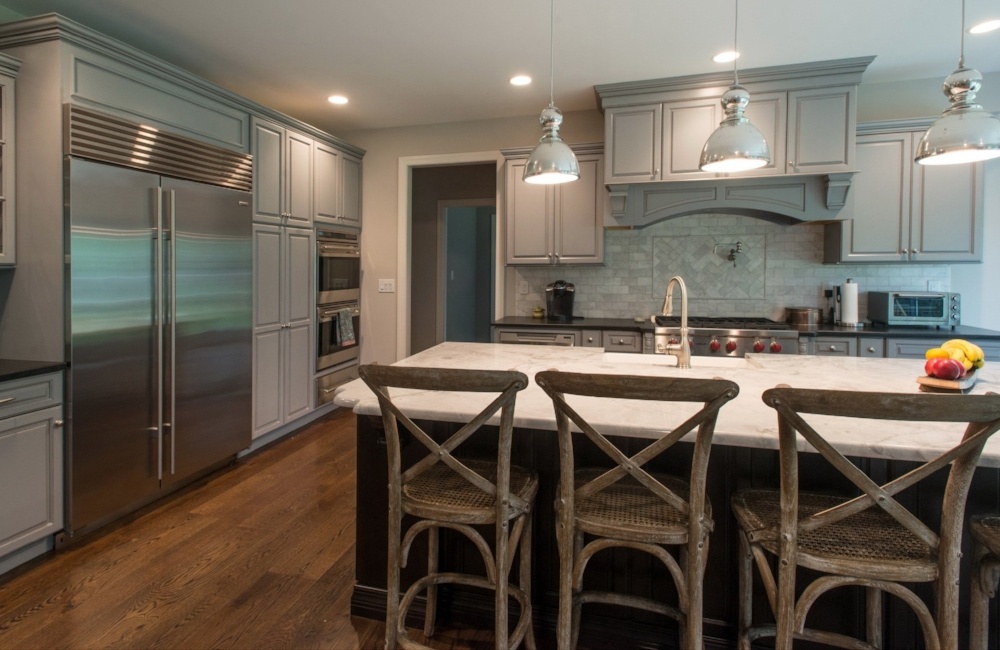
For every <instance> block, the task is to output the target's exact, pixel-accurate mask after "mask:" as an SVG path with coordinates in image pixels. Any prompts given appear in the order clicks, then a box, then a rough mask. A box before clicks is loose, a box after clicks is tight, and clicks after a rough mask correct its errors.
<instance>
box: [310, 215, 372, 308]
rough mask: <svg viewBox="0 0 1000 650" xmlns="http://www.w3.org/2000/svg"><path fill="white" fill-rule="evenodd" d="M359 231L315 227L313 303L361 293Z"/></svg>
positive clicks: (336, 299)
mask: <svg viewBox="0 0 1000 650" xmlns="http://www.w3.org/2000/svg"><path fill="white" fill-rule="evenodd" d="M360 239H361V233H360V231H357V230H352V229H348V228H344V229H335V228H317V229H316V304H317V305H327V304H330V303H335V302H342V301H345V300H352V299H353V300H357V299H358V298H359V297H360V296H361V245H360Z"/></svg>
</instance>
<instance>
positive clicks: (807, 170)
mask: <svg viewBox="0 0 1000 650" xmlns="http://www.w3.org/2000/svg"><path fill="white" fill-rule="evenodd" d="M871 60H872V59H871V57H864V58H859V59H846V60H843V61H825V62H819V63H811V64H802V65H795V66H780V67H774V68H759V69H756V70H746V71H743V72H741V73H740V81H741V83H742V84H743V85H744V86H745V87H746V88H747V90H748V91H749V92H750V104H749V106H748V107H747V112H746V115H747V117H748V118H749V119H750V121H751V122H752V123H753V124H754V126H756V127H757V128H758V129H760V131H761V132H762V133H763V135H764V139H765V140H766V141H767V143H768V147H769V148H770V150H771V164H769V165H767V166H766V167H763V168H760V169H756V170H753V171H750V172H742V173H738V174H719V173H711V172H703V171H701V170H700V169H699V168H698V163H699V160H700V157H701V151H702V148H703V147H704V145H705V141H706V140H707V139H708V137H709V136H710V135H711V134H712V132H713V131H714V130H715V129H716V128H717V127H718V126H719V123H720V122H721V121H722V119H723V118H724V112H723V110H722V105H721V103H720V100H721V97H722V94H723V93H724V92H725V91H726V88H727V87H728V85H729V84H730V83H731V80H732V77H731V76H729V75H728V74H721V75H720V74H718V73H715V74H713V75H693V76H689V77H678V78H675V79H661V80H655V81H643V82H628V83H623V84H608V85H603V86H597V88H596V90H597V94H598V96H599V97H600V100H601V108H602V110H603V111H604V115H605V133H604V137H605V147H606V155H607V161H608V162H607V166H606V170H605V177H604V182H605V183H606V184H608V185H616V184H631V183H650V182H662V181H679V180H697V179H710V178H722V177H747V176H762V175H774V174H827V173H839V172H851V171H854V165H855V161H854V143H855V127H856V119H857V118H856V107H857V86H858V84H859V83H860V82H861V74H862V73H863V72H864V70H865V68H866V67H867V66H868V64H869V63H870V62H871Z"/></svg>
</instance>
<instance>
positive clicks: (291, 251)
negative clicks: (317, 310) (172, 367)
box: [253, 224, 315, 438]
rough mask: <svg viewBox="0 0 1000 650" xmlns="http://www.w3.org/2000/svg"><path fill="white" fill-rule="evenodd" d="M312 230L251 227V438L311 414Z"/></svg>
mask: <svg viewBox="0 0 1000 650" xmlns="http://www.w3.org/2000/svg"><path fill="white" fill-rule="evenodd" d="M314 250H315V243H314V240H313V231H312V229H306V228H293V227H288V226H272V225H265V224H255V225H254V332H253V404H254V407H253V408H254V417H253V436H254V437H255V438H256V437H258V436H260V435H263V434H265V433H267V432H268V431H271V430H272V429H276V428H277V427H279V426H281V425H282V424H285V423H286V422H290V421H291V420H294V419H296V418H298V417H301V416H303V415H305V414H307V413H308V412H309V411H310V410H311V409H312V395H313V372H312V369H313V365H314V363H313V358H314V355H315V353H314V347H313V306H312V305H313V259H314V258H315V252H314Z"/></svg>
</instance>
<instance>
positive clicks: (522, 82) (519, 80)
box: [510, 74, 531, 86]
mask: <svg viewBox="0 0 1000 650" xmlns="http://www.w3.org/2000/svg"><path fill="white" fill-rule="evenodd" d="M510 83H511V85H513V86H527V85H528V84H530V83H531V77H529V76H528V75H526V74H519V75H517V76H516V77H511V78H510Z"/></svg>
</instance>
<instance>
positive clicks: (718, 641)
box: [335, 343, 1000, 647]
mask: <svg viewBox="0 0 1000 650" xmlns="http://www.w3.org/2000/svg"><path fill="white" fill-rule="evenodd" d="M674 363H675V360H674V358H673V357H663V356H659V355H624V354H606V353H604V352H603V351H602V350H600V349H596V350H594V349H585V348H555V347H545V346H519V345H490V344H463V343H445V344H441V345H438V346H436V347H434V348H431V349H429V350H426V351H424V352H421V353H419V354H417V355H414V356H412V357H409V358H407V359H404V360H402V361H400V362H399V364H398V365H407V366H438V367H454V368H480V369H496V370H506V369H511V368H513V369H517V370H520V371H522V372H524V373H525V374H527V375H528V376H529V377H532V376H533V375H534V373H536V372H538V371H540V370H545V369H549V368H556V369H559V370H563V371H573V372H592V373H609V374H636V375H678V374H682V375H684V376H690V377H717V376H721V377H725V378H727V379H730V380H732V381H734V382H736V383H737V384H738V385H739V386H740V395H739V396H738V397H737V398H736V399H735V400H733V401H732V402H731V403H729V404H728V405H726V407H725V408H723V409H722V412H721V414H720V417H719V421H718V424H717V427H716V435H715V439H714V444H713V448H712V458H711V462H710V466H709V498H710V499H711V502H712V503H713V505H714V508H715V521H716V528H715V531H714V532H713V535H712V544H711V550H710V558H709V566H708V571H707V574H706V587H705V594H706V598H705V637H706V644H707V646H709V647H731V646H732V645H733V643H734V640H735V625H736V605H737V577H736V571H735V562H736V549H737V543H736V525H735V522H734V521H733V520H732V516H731V514H730V512H729V497H730V495H731V494H732V492H733V491H735V490H737V489H740V488H744V487H750V486H768V487H775V486H776V485H777V479H778V476H777V452H776V449H777V417H776V414H775V413H774V412H773V410H772V409H770V408H769V407H767V406H766V405H765V404H764V403H763V402H762V401H761V399H760V395H761V393H762V392H763V391H764V390H766V389H767V388H771V387H773V386H775V385H777V384H780V383H785V384H790V385H792V386H796V387H812V388H828V389H848V390H880V391H894V392H914V391H917V390H918V384H917V383H916V378H917V376H919V375H921V374H923V363H922V362H921V361H916V360H908V359H871V358H857V357H812V356H805V355H764V356H754V355H748V356H747V357H746V358H745V359H731V358H727V359H715V358H708V357H694V358H693V359H692V365H693V366H694V367H692V368H691V369H688V370H680V369H677V368H676V367H674ZM987 391H993V392H1000V373H998V372H997V370H996V368H995V367H994V366H991V365H987V366H986V367H984V368H983V369H981V370H980V371H979V379H978V381H977V383H976V385H975V386H974V387H973V389H972V392H974V393H984V392H987ZM335 401H336V402H337V403H338V404H340V405H342V406H348V407H351V408H353V409H354V411H355V412H356V413H357V415H358V432H357V433H358V495H359V496H358V524H357V536H358V539H357V548H358V551H357V565H356V578H357V584H356V587H355V593H354V596H353V599H352V610H353V612H354V613H356V614H359V615H364V616H369V617H373V618H381V617H382V615H383V613H384V607H385V601H384V599H385V548H386V541H385V539H386V521H385V512H386V507H387V505H386V495H385V489H384V486H385V485H386V478H385V472H386V468H385V451H384V438H381V431H380V429H381V421H380V419H379V417H377V416H378V413H379V411H378V405H377V402H376V400H375V399H374V396H373V395H372V394H371V393H370V392H369V391H368V389H367V387H366V386H365V385H364V384H363V383H362V382H360V381H355V382H351V383H350V384H346V385H345V386H344V387H343V388H342V389H341V390H340V391H339V392H338V393H337V395H336V396H335ZM399 403H400V405H401V406H402V407H403V408H404V410H406V411H407V412H408V414H409V415H410V416H411V417H413V418H414V419H418V420H421V421H425V422H433V423H434V424H433V425H432V428H433V430H434V432H435V435H440V436H442V437H445V436H447V434H448V433H449V432H450V431H452V430H454V429H455V428H456V425H455V424H454V423H456V422H461V421H463V420H464V419H465V418H467V417H471V415H472V414H474V413H476V412H478V410H479V408H480V406H481V404H479V403H477V402H476V401H475V400H471V399H469V398H467V397H466V396H463V397H462V399H458V400H450V399H433V398H429V396H428V394H427V393H422V392H419V391H412V394H411V395H409V396H405V397H403V398H402V400H401V401H400V402H399ZM579 408H580V410H581V414H582V415H583V416H584V417H586V418H588V419H590V421H591V422H593V423H594V425H595V426H596V427H597V428H598V429H602V427H603V429H604V431H605V432H606V433H608V434H611V435H615V436H619V437H620V438H621V439H622V440H623V443H624V444H625V446H626V448H627V450H628V451H627V453H635V452H636V451H638V450H639V449H641V448H642V447H644V446H645V444H647V441H648V440H649V439H650V438H655V437H658V436H660V435H662V433H663V426H664V423H675V422H678V421H679V419H680V418H678V415H677V410H676V408H677V407H676V406H670V407H668V406H659V405H643V406H642V407H641V408H636V407H635V406H634V405H631V407H630V408H628V409H627V410H625V409H618V408H615V407H614V406H613V405H612V406H608V404H607V403H603V404H601V405H600V406H597V405H596V404H593V403H586V404H582V405H581V406H580V407H579ZM667 409H674V410H672V411H670V410H667ZM373 416H374V417H373ZM514 426H515V429H516V431H515V440H514V449H513V455H514V462H516V463H518V464H521V465H524V466H528V467H532V468H534V469H536V470H537V471H538V473H539V475H540V479H541V482H542V487H541V490H540V492H539V495H538V500H537V506H536V513H535V539H534V549H535V552H534V557H535V568H534V588H535V592H534V600H535V603H536V610H535V625H536V629H537V631H538V634H539V636H540V638H541V639H542V640H543V641H544V640H545V639H547V638H548V637H549V636H550V634H551V631H552V630H553V629H554V617H555V608H556V602H557V596H556V594H557V592H556V578H557V577H558V576H557V570H558V569H557V560H556V558H557V555H556V554H557V551H556V543H555V536H554V532H553V510H552V501H553V498H554V486H555V479H556V476H557V475H558V462H557V459H558V453H557V449H556V441H555V435H554V433H553V432H554V430H555V421H554V414H553V409H552V405H551V402H550V401H549V399H548V398H547V397H546V396H545V394H544V393H543V392H542V390H541V389H540V388H538V387H537V386H536V385H535V384H534V383H533V382H532V383H531V384H529V386H528V388H527V389H525V390H524V391H522V392H521V393H519V394H518V398H517V406H516V408H515V414H514ZM962 429H963V427H961V426H959V427H957V428H956V427H954V426H948V425H938V424H928V426H926V427H922V428H921V430H920V431H915V430H913V427H911V426H905V425H901V424H897V423H893V422H880V421H870V422H863V423H855V424H852V425H851V426H849V427H843V428H840V429H839V430H838V431H837V433H836V435H831V436H830V437H829V439H830V442H831V443H832V444H833V445H834V446H835V447H837V448H838V449H840V450H841V452H843V453H844V454H845V455H848V456H849V457H851V458H852V459H853V460H854V461H855V462H856V463H857V464H858V465H859V466H860V467H861V468H862V469H863V470H865V471H866V472H868V473H869V474H871V475H872V476H873V477H875V478H876V480H879V481H882V482H884V481H887V480H890V479H891V478H893V477H895V476H899V475H901V474H902V473H905V472H906V471H909V470H910V469H912V468H913V467H914V465H915V464H916V463H917V462H919V461H922V460H926V459H928V458H931V457H933V456H935V455H937V453H939V452H940V451H943V450H945V449H948V448H950V447H951V446H953V445H954V444H955V443H956V441H957V440H958V437H960V436H961V432H962ZM820 431H824V429H822V428H820ZM380 438H381V444H380V442H379V441H380ZM415 446H416V445H411V446H410V450H411V451H413V447H415ZM689 452H690V445H688V446H687V447H686V448H685V449H684V450H682V453H689ZM404 453H405V452H404ZM660 460H662V461H663V464H662V466H661V467H658V468H657V469H663V470H673V469H675V467H674V466H672V465H671V464H672V463H673V464H674V465H675V466H682V465H683V462H684V461H683V460H678V459H672V458H666V459H660ZM810 461H817V462H816V463H815V466H812V465H813V463H812V462H810ZM802 465H803V477H804V479H803V489H811V490H827V491H831V490H832V491H838V490H845V489H848V488H849V486H845V485H843V479H841V478H837V477H835V476H834V472H833V471H831V470H829V469H828V468H826V467H825V466H824V465H822V464H821V463H819V462H818V459H817V458H811V457H806V458H804V459H803V461H802ZM998 468H1000V436H998V437H996V438H994V439H993V440H991V441H990V442H989V443H987V446H986V449H985V451H984V453H983V457H982V461H981V467H980V470H979V472H977V475H976V478H975V480H974V483H973V488H972V494H971V495H970V499H969V505H968V514H973V513H978V512H1000V470H998ZM945 478H946V476H945V473H944V472H939V473H938V475H936V476H935V477H934V480H933V481H931V483H929V484H927V485H926V486H925V487H924V488H923V489H922V490H918V491H917V492H915V493H913V494H906V493H904V495H905V497H904V499H903V501H905V502H911V503H914V504H918V506H917V511H918V513H919V514H920V516H922V517H923V516H926V517H928V519H929V521H931V522H933V519H934V514H933V511H934V509H935V507H939V506H937V505H936V504H938V503H939V501H940V492H941V489H942V488H943V485H944V481H945ZM442 552H443V555H444V558H445V559H444V560H443V563H446V564H449V565H451V566H453V567H454V568H456V569H459V568H461V567H464V566H475V562H476V558H475V551H472V550H471V549H466V548H464V546H463V545H461V544H460V543H456V540H448V541H447V544H446V543H445V542H444V540H443V541H442ZM970 555H971V553H969V552H968V549H966V553H965V556H966V557H969V556H970ZM423 557H424V555H423V553H422V551H421V549H419V548H415V549H414V551H413V552H412V554H411V558H412V561H411V567H409V568H408V570H407V571H405V572H404V575H403V580H404V583H406V582H408V581H410V580H412V579H414V577H415V576H417V575H419V574H420V572H421V571H422V570H423V566H422V565H423ZM593 562H594V564H592V568H591V569H590V570H589V573H590V572H592V573H593V574H594V579H595V584H596V585H598V586H600V585H602V584H603V586H604V587H606V588H609V589H614V590H616V591H628V592H632V593H637V594H640V595H652V596H654V597H658V598H663V599H665V600H671V601H672V600H673V599H674V598H675V596H674V595H673V594H672V593H671V591H672V587H670V581H669V579H668V578H667V577H666V576H665V574H663V573H662V572H663V569H662V567H661V566H656V565H654V563H653V562H652V561H651V560H649V559H647V558H646V557H644V556H639V555H634V554H631V553H629V552H627V551H624V550H622V551H621V552H618V551H614V552H611V553H608V554H607V556H606V557H595V558H594V560H593ZM963 569H964V571H963V575H967V567H963ZM588 575H589V574H588ZM963 593H964V589H963ZM927 594H928V597H929V594H930V589H929V588H928V589H927ZM489 603H490V598H488V597H486V596H485V595H483V594H477V593H454V594H452V595H451V596H450V598H449V600H448V601H447V605H446V606H445V607H444V608H443V610H442V611H443V612H446V613H450V615H451V616H453V617H456V618H461V619H462V620H466V621H474V620H477V619H480V620H482V619H484V618H485V623H484V625H485V626H487V627H488V626H489V625H490V623H489V620H490V618H489V616H490V615H489V607H490V604H489ZM765 603H766V599H765V598H763V597H760V598H756V599H755V604H756V605H762V606H764V607H765V608H766V604H765ZM992 606H993V608H994V611H993V614H994V615H996V614H997V612H996V611H995V610H996V609H997V605H996V603H993V604H992ZM411 611H412V613H413V615H414V616H418V615H420V614H421V612H420V609H419V608H414V609H413V610H411ZM886 611H887V614H886V639H887V647H890V646H910V645H916V644H918V643H919V641H918V640H917V639H914V638H913V635H914V634H915V633H916V632H915V629H916V626H915V625H914V621H913V619H912V615H911V614H910V612H909V610H908V608H906V607H902V606H899V605H898V604H897V603H894V602H892V600H891V599H889V604H888V606H887V608H886ZM759 615H760V616H766V612H765V611H763V610H762V611H761V612H759ZM823 616H824V621H825V622H826V623H827V625H828V626H829V627H830V628H836V629H840V630H845V631H851V632H855V631H856V630H857V629H863V627H860V628H859V626H863V601H862V599H861V598H860V597H859V596H858V595H857V594H853V593H850V592H848V591H845V592H844V593H843V594H836V595H835V594H831V595H830V600H829V601H828V606H827V607H826V608H825V609H824V610H823ZM965 620H966V617H965V616H964V613H963V616H962V627H963V632H962V634H963V638H964V634H965V631H964V627H965ZM413 622H416V619H415V620H414V621H413ZM664 628H667V629H673V623H672V622H671V621H669V620H668V619H663V618H661V617H657V616H655V615H651V614H647V613H645V612H633V611H625V610H617V609H613V608H605V609H599V608H596V607H592V608H591V609H590V611H587V610H585V616H584V627H583V631H582V632H581V638H590V639H594V640H596V639H600V638H602V637H601V635H602V634H607V640H608V642H611V641H615V642H616V643H617V644H622V643H624V644H626V645H630V646H634V647H662V646H663V643H667V644H668V645H670V646H672V645H674V644H675V643H676V635H675V634H673V633H672V632H669V631H668V632H667V633H666V634H665V633H664ZM584 635H589V636H584ZM991 642H992V643H996V639H991Z"/></svg>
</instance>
